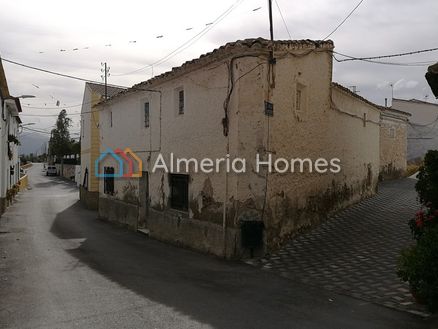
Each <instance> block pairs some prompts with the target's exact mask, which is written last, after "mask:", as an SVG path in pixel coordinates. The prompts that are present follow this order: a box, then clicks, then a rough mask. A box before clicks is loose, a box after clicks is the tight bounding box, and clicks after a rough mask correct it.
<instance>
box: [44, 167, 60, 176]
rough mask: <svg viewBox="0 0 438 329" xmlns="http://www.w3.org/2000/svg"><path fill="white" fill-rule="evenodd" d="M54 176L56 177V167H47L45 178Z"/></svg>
mask: <svg viewBox="0 0 438 329" xmlns="http://www.w3.org/2000/svg"><path fill="white" fill-rule="evenodd" d="M56 175H57V171H56V166H53V165H52V166H51V165H48V166H47V170H46V176H56Z"/></svg>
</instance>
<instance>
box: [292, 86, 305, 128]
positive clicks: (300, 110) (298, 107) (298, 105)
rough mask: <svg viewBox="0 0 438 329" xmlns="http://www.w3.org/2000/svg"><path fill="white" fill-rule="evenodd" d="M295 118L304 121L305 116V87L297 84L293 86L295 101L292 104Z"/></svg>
mask: <svg viewBox="0 0 438 329" xmlns="http://www.w3.org/2000/svg"><path fill="white" fill-rule="evenodd" d="M293 107H294V114H295V118H296V119H297V120H298V121H304V120H305V119H306V116H307V87H306V86H305V85H304V84H302V83H299V82H297V83H296V85H295V99H294V102H293Z"/></svg>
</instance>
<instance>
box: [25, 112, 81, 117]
mask: <svg viewBox="0 0 438 329" xmlns="http://www.w3.org/2000/svg"><path fill="white" fill-rule="evenodd" d="M83 113H87V112H83ZM81 114H82V113H67V115H81ZM21 116H23V117H57V116H59V114H22V113H20V117H21Z"/></svg>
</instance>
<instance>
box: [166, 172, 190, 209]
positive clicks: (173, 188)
mask: <svg viewBox="0 0 438 329" xmlns="http://www.w3.org/2000/svg"><path fill="white" fill-rule="evenodd" d="M169 180H170V207H171V208H173V209H178V210H183V211H187V210H188V209H189V175H181V174H170V177H169Z"/></svg>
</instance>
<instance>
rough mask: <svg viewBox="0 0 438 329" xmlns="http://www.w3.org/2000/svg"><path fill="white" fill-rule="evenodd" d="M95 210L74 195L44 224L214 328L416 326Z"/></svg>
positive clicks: (104, 267) (139, 288)
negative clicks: (131, 227)
mask: <svg viewBox="0 0 438 329" xmlns="http://www.w3.org/2000/svg"><path fill="white" fill-rule="evenodd" d="M57 183H58V182H56V181H54V182H53V184H57ZM49 184H50V183H49ZM96 217H97V214H96V213H95V212H92V211H88V210H85V209H83V208H82V207H81V205H80V203H79V202H77V203H75V204H73V205H72V206H71V207H70V208H67V209H66V210H64V211H63V212H61V213H59V214H58V215H57V216H56V219H55V221H54V223H53V225H52V227H51V232H52V233H53V234H54V235H55V236H57V237H58V238H60V239H78V238H85V241H84V242H83V243H82V244H81V245H80V246H79V247H78V248H76V249H71V250H67V252H68V253H70V254H71V255H73V256H74V257H76V258H77V259H78V260H79V261H80V262H81V263H83V264H85V265H87V266H88V267H90V268H92V269H93V270H94V271H96V272H98V273H100V274H101V275H103V276H105V277H106V278H107V279H109V280H111V281H113V282H115V283H117V284H118V285H121V286H123V287H125V288H127V289H129V290H131V291H133V292H135V293H136V294H139V295H142V296H144V297H145V298H147V299H149V300H152V301H154V302H156V303H159V304H162V305H166V306H168V307H171V308H173V309H174V310H176V311H177V312H179V313H182V314H185V315H187V316H189V317H190V318H192V319H195V320H197V321H199V322H201V323H204V324H208V325H210V326H212V327H214V328H220V329H222V328H223V329H230V328H292V327H299V328H351V327H352V324H354V327H355V328H369V327H373V328H398V329H401V328H409V329H413V328H424V325H425V324H424V322H423V323H422V321H420V320H419V319H418V318H415V317H413V316H410V315H408V314H404V313H399V312H395V311H391V310H388V309H385V308H381V307H378V306H375V305H372V304H367V305H364V303H363V302H361V301H357V300H354V299H351V298H346V297H343V296H336V295H334V294H333V293H329V292H325V291H321V290H316V289H314V288H310V287H306V286H303V285H302V284H299V283H294V282H291V281H289V280H285V279H282V278H279V277H277V276H276V275H273V274H270V273H267V272H264V271H260V270H256V269H253V268H251V267H249V266H245V265H242V264H241V263H237V262H226V261H222V260H219V259H215V258H211V257H208V256H204V255H200V254H197V253H194V252H191V251H188V250H183V249H180V248H176V247H173V246H169V245H166V244H163V243H160V242H158V241H155V240H151V239H148V238H146V237H145V236H142V235H140V234H137V233H134V232H130V231H127V230H124V229H121V228H120V227H117V226H115V225H113V224H109V223H106V222H103V221H99V220H96ZM332 299H334V301H333V300H332ZM346 314H348V317H346ZM371 316H372V318H373V320H372V321H374V322H373V323H371V322H370V321H371V319H370V317H371ZM294 324H295V325H294Z"/></svg>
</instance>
